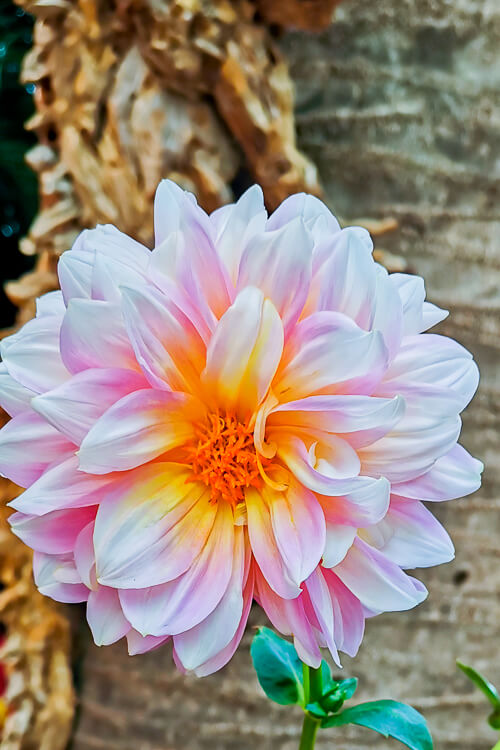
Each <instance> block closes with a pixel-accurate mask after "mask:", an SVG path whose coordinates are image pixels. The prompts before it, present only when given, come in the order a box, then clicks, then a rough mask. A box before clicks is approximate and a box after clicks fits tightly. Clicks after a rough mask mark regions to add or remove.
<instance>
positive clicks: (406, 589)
mask: <svg viewBox="0 0 500 750" xmlns="http://www.w3.org/2000/svg"><path fill="white" fill-rule="evenodd" d="M334 572H335V574H336V575H337V576H338V577H339V578H340V580H341V581H342V583H344V584H345V585H346V586H347V588H348V589H350V591H351V592H352V593H353V594H354V595H355V596H356V597H357V598H358V599H359V600H360V601H361V603H362V604H363V605H364V606H365V607H367V608H368V609H369V610H372V611H373V612H400V611H402V610H406V609H411V608H412V607H415V606H416V605H417V604H420V602H422V601H423V600H424V599H425V598H426V596H427V591H426V590H425V587H424V586H423V584H421V583H420V582H419V581H416V580H415V579H414V578H411V577H410V576H408V575H406V573H404V572H403V571H402V570H401V568H400V567H399V566H398V565H395V564H394V563H393V562H391V561H390V560H388V559H387V558H386V557H385V556H384V555H383V553H382V552H378V550H376V549H374V548H373V547H370V545H368V544H366V543H365V542H363V541H362V540H361V539H359V538H358V539H356V540H355V542H354V544H353V546H352V547H351V549H350V550H349V552H348V553H347V555H346V556H345V558H344V559H343V560H342V562H341V563H340V564H339V565H337V567H336V568H335V569H334Z"/></svg>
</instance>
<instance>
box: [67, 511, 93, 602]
mask: <svg viewBox="0 0 500 750" xmlns="http://www.w3.org/2000/svg"><path fill="white" fill-rule="evenodd" d="M94 526H95V521H94V520H92V521H91V522H90V523H88V524H87V525H86V526H85V527H84V528H83V529H82V530H81V531H80V533H79V534H78V536H77V538H76V541H75V548H74V550H73V554H74V558H75V565H76V569H77V571H78V575H79V576H80V578H81V580H82V582H83V583H84V584H85V586H87V587H88V588H89V589H93V590H97V588H98V583H97V578H96V567H95V553H94Z"/></svg>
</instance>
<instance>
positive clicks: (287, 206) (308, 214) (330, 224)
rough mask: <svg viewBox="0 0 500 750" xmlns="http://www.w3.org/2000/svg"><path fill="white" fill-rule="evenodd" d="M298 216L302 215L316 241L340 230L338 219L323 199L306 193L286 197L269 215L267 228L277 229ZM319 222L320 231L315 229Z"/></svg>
mask: <svg viewBox="0 0 500 750" xmlns="http://www.w3.org/2000/svg"><path fill="white" fill-rule="evenodd" d="M297 217H300V218H301V219H302V221H303V222H304V223H305V225H306V227H307V228H308V229H309V230H310V231H311V232H312V234H313V236H314V239H315V241H319V240H321V239H323V236H324V235H326V236H327V237H332V236H333V235H335V234H336V233H337V232H339V231H340V225H339V223H338V221H337V219H336V218H335V216H334V215H333V214H332V213H331V211H330V210H329V209H328V207H327V206H326V205H325V204H324V203H323V201H321V200H320V199H319V198H316V197H315V196H314V195H307V194H306V193H296V194H295V195H290V196H289V197H288V198H285V200H284V201H283V202H282V203H281V204H280V205H279V206H278V208H277V209H276V210H275V211H274V212H273V213H272V214H271V216H270V217H269V220H268V222H267V229H268V230H269V231H275V230H276V229H280V228H281V227H283V226H285V225H286V224H288V223H289V222H291V221H293V220H294V219H295V218H297ZM319 220H320V221H319ZM319 223H320V224H321V232H320V233H318V231H317V230H316V229H315V227H317V225H318V224H319Z"/></svg>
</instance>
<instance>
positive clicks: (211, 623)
mask: <svg viewBox="0 0 500 750" xmlns="http://www.w3.org/2000/svg"><path fill="white" fill-rule="evenodd" d="M244 572H245V538H244V531H243V528H242V527H239V528H238V527H237V528H235V537H234V557H233V567H232V573H231V578H230V580H229V584H228V586H227V589H226V591H225V593H224V596H223V597H222V599H221V600H220V602H219V603H218V605H217V606H216V607H215V609H214V610H213V611H212V612H211V613H210V614H209V615H208V617H206V618H205V619H204V620H202V622H200V623H199V624H198V625H196V626H195V627H194V628H191V629H190V630H186V631H184V632H182V633H179V634H178V635H176V636H174V648H175V651H176V654H177V657H178V659H179V661H180V662H181V664H182V665H183V667H184V669H185V670H187V671H192V670H195V669H197V668H198V667H201V665H202V664H204V663H205V662H207V661H209V660H210V659H213V658H214V657H215V656H216V655H217V654H218V653H219V652H220V651H223V650H224V649H225V648H226V646H228V644H229V643H230V642H231V641H232V639H233V638H234V636H235V634H236V631H237V630H238V627H239V624H240V621H241V616H242V614H243V584H244V580H243V576H244Z"/></svg>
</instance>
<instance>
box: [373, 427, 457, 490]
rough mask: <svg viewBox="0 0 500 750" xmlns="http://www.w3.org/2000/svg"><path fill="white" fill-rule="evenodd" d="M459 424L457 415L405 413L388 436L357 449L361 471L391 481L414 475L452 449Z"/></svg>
mask: <svg viewBox="0 0 500 750" xmlns="http://www.w3.org/2000/svg"><path fill="white" fill-rule="evenodd" d="M461 426H462V422H461V420H460V417H448V418H443V417H442V416H440V415H439V414H438V415H437V416H435V415H432V416H423V415H422V416H419V415H413V414H407V415H405V416H404V417H403V418H402V419H401V421H400V422H398V424H397V425H396V427H395V428H394V429H393V430H392V431H391V432H390V433H389V434H388V435H386V436H385V437H383V438H381V439H380V440H378V441H377V442H376V443H373V444H372V445H369V446H368V447H366V448H362V449H361V450H360V451H359V457H360V459H361V463H362V467H363V468H362V472H363V473H364V474H368V475H370V476H373V477H377V476H378V477H380V476H384V477H387V479H389V480H390V481H391V482H406V481H408V480H409V479H413V478H415V477H418V476H420V475H421V474H423V473H424V472H427V471H428V470H429V469H430V468H431V467H432V466H433V464H434V462H435V461H436V459H438V458H440V457H441V456H444V455H445V454H446V453H448V451H450V450H451V449H452V448H453V446H454V445H455V443H456V442H457V440H458V436H459V435H460V428H461Z"/></svg>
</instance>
